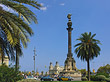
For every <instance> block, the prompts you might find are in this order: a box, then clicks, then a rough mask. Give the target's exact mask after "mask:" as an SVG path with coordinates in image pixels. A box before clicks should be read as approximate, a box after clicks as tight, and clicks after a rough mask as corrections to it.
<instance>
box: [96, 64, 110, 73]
mask: <svg viewBox="0 0 110 82" xmlns="http://www.w3.org/2000/svg"><path fill="white" fill-rule="evenodd" d="M97 73H105V74H108V75H109V74H110V65H109V64H107V65H106V66H101V67H100V68H99V69H98V70H97Z"/></svg>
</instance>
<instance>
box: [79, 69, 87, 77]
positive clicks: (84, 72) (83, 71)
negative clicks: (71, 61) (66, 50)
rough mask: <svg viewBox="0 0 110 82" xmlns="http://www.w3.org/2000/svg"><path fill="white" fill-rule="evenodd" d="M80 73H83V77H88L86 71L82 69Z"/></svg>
mask: <svg viewBox="0 0 110 82" xmlns="http://www.w3.org/2000/svg"><path fill="white" fill-rule="evenodd" d="M79 71H80V72H81V74H82V77H85V76H86V74H87V71H86V69H81V70H79Z"/></svg>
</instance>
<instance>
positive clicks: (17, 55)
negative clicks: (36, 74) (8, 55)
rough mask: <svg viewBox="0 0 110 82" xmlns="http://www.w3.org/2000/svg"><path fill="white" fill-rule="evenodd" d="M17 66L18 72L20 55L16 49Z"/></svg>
mask: <svg viewBox="0 0 110 82" xmlns="http://www.w3.org/2000/svg"><path fill="white" fill-rule="evenodd" d="M15 66H16V67H15V69H16V71H17V70H18V67H19V54H18V52H17V49H16V65H15Z"/></svg>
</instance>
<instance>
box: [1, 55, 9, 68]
mask: <svg viewBox="0 0 110 82" xmlns="http://www.w3.org/2000/svg"><path fill="white" fill-rule="evenodd" d="M3 63H5V64H6V65H7V66H8V65H9V59H8V56H5V58H4V62H3ZM0 65H2V58H1V56H0Z"/></svg>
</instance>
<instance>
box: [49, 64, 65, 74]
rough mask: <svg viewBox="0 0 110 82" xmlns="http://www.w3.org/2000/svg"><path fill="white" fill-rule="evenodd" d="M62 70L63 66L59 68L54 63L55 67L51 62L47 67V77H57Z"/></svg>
mask: <svg viewBox="0 0 110 82" xmlns="http://www.w3.org/2000/svg"><path fill="white" fill-rule="evenodd" d="M63 70H64V67H63V66H59V64H58V62H56V64H55V66H53V65H52V62H50V66H49V75H50V76H51V75H59V73H60V72H62V71H63Z"/></svg>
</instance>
